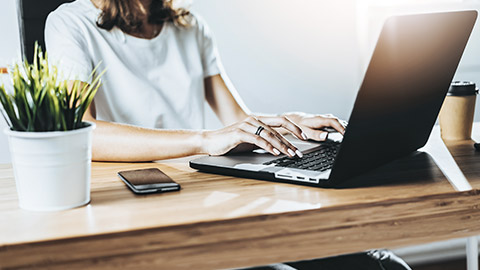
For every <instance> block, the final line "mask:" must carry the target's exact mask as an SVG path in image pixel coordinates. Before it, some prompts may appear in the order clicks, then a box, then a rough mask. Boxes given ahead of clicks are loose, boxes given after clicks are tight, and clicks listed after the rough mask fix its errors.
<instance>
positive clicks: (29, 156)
mask: <svg viewBox="0 0 480 270" xmlns="http://www.w3.org/2000/svg"><path fill="white" fill-rule="evenodd" d="M86 124H87V126H86V127H84V128H81V129H76V130H71V131H52V132H22V131H12V130H10V129H9V128H6V129H5V133H6V134H7V136H8V142H9V146H10V154H11V156H12V164H13V171H14V175H15V182H16V186H17V194H18V200H19V204H20V208H23V209H26V210H32V211H57V210H64V209H69V208H74V207H78V206H82V205H85V204H87V203H88V202H90V168H91V160H92V130H93V129H94V128H95V124H93V123H86Z"/></svg>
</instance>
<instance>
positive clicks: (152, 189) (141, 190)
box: [118, 168, 180, 194]
mask: <svg viewBox="0 0 480 270" xmlns="http://www.w3.org/2000/svg"><path fill="white" fill-rule="evenodd" d="M118 177H120V179H122V181H123V182H125V184H126V185H127V186H128V187H129V188H130V190H132V191H133V192H134V193H135V194H149V193H157V192H167V191H176V190H180V185H179V184H178V183H176V182H175V181H173V180H172V178H170V177H169V176H168V175H166V174H165V173H163V172H162V171H160V170H159V169H157V168H150V169H140V170H131V171H121V172H118Z"/></svg>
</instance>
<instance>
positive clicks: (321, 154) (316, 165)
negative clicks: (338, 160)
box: [263, 143, 340, 171]
mask: <svg viewBox="0 0 480 270" xmlns="http://www.w3.org/2000/svg"><path fill="white" fill-rule="evenodd" d="M322 146H323V147H322V148H320V149H318V150H315V151H313V152H309V153H306V154H304V155H303V158H290V157H282V158H278V159H274V160H271V161H268V162H265V163H263V165H271V164H275V166H276V167H286V168H296V169H304V170H312V171H326V170H328V169H331V168H332V166H333V161H334V160H335V156H336V155H337V151H338V149H339V147H340V143H325V144H322Z"/></svg>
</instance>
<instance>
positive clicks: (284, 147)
mask: <svg viewBox="0 0 480 270" xmlns="http://www.w3.org/2000/svg"><path fill="white" fill-rule="evenodd" d="M259 126H262V127H264V129H263V130H262V131H261V132H260V134H258V135H256V134H255V133H256V132H257V130H258V127H259ZM240 127H241V128H242V129H243V130H244V131H245V132H248V133H250V134H253V135H254V136H259V137H262V138H263V139H265V140H266V141H267V142H269V143H270V144H271V145H273V147H274V148H275V149H277V151H278V150H280V152H282V153H283V154H285V155H288V156H290V157H293V156H295V151H298V150H297V149H296V148H294V146H293V145H291V144H290V143H289V142H288V140H286V139H284V140H282V138H280V137H278V136H277V134H275V130H272V129H271V128H270V127H269V126H268V125H266V124H265V123H262V122H260V121H254V123H253V124H252V123H249V122H244V123H243V124H242V125H241V126H240ZM292 147H293V149H292ZM300 155H302V154H301V153H300Z"/></svg>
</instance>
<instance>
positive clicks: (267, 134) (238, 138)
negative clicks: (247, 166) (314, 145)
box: [202, 116, 306, 157]
mask: <svg viewBox="0 0 480 270" xmlns="http://www.w3.org/2000/svg"><path fill="white" fill-rule="evenodd" d="M259 127H263V130H261V132H260V134H259V135H256V134H255V133H256V132H257V130H258V129H259ZM279 127H283V128H284V129H287V130H288V131H290V132H291V133H293V134H294V135H295V136H296V137H298V138H299V139H302V140H306V136H305V134H304V133H303V132H302V130H301V129H300V127H299V126H298V125H296V124H295V123H293V122H292V121H290V119H288V118H287V117H286V116H258V117H257V116H249V117H247V118H246V119H245V120H243V121H240V122H237V123H235V124H233V125H230V126H227V127H225V128H222V129H219V130H212V131H205V132H204V133H203V144H202V148H203V152H204V153H207V154H209V155H223V154H226V153H227V152H229V151H230V150H232V149H233V148H235V147H236V146H238V145H239V144H242V143H248V144H252V145H256V146H258V147H260V148H262V149H264V150H266V151H268V152H269V153H271V154H272V155H275V156H278V155H280V154H281V153H283V154H285V155H287V156H289V157H294V156H295V155H297V156H299V157H302V156H303V154H302V153H301V152H300V151H299V150H298V148H297V147H295V146H294V145H293V144H291V143H290V142H289V141H288V140H287V139H285V137H283V136H282V135H281V134H280V133H278V132H277V131H276V130H275V129H274V128H279Z"/></svg>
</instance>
